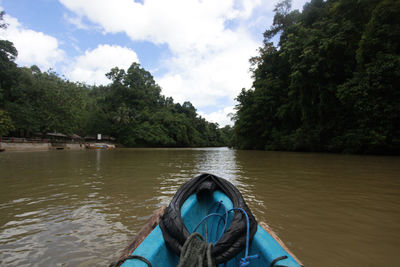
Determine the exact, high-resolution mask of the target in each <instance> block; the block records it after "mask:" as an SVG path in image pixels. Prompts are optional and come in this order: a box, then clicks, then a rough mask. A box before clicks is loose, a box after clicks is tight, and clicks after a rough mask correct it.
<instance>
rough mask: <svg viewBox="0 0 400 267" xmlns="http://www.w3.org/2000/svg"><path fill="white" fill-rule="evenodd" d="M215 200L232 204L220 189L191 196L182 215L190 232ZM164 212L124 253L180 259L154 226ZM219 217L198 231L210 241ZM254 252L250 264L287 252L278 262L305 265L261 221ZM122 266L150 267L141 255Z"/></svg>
mask: <svg viewBox="0 0 400 267" xmlns="http://www.w3.org/2000/svg"><path fill="white" fill-rule="evenodd" d="M216 203H222V205H224V206H225V208H226V209H227V210H229V209H231V208H233V205H232V202H231V200H230V199H229V198H228V197H227V196H226V195H225V194H223V193H222V192H220V191H215V192H214V193H213V195H212V197H211V198H209V199H207V200H203V202H199V201H198V199H197V198H196V195H195V194H193V195H191V196H189V198H188V199H187V200H186V201H185V202H184V204H183V206H182V209H181V216H182V219H183V221H184V223H185V226H186V228H187V229H188V230H189V232H192V231H193V229H194V228H195V227H196V226H197V225H198V223H199V222H200V221H201V220H202V219H203V218H204V216H206V215H207V214H209V213H210V207H213V206H214V207H215V206H216V205H215V204H216ZM162 212H163V209H161V210H160V211H159V212H158V214H156V215H154V216H153V217H152V219H151V220H150V221H151V223H150V224H152V226H151V225H150V226H149V225H147V228H146V227H145V228H144V230H142V231H141V235H142V237H140V236H138V237H137V238H136V239H135V240H134V242H133V243H132V244H131V245H130V246H128V248H127V249H126V251H125V253H127V254H126V255H129V254H131V255H139V256H142V257H144V258H146V259H147V260H149V261H150V262H151V264H152V266H165V267H168V266H171V267H172V266H174V267H175V266H177V264H178V262H179V257H178V256H177V255H175V254H174V253H173V252H172V251H171V250H169V249H168V248H167V246H166V244H165V242H164V238H163V235H162V231H161V229H160V227H159V226H158V225H157V226H155V225H156V224H158V219H159V216H160V215H162ZM213 212H215V211H213ZM218 220H219V219H218V217H215V218H211V219H210V220H207V222H206V223H204V225H202V227H200V228H198V230H197V232H199V233H203V236H207V238H208V241H209V242H210V241H211V242H215V241H216V239H217V238H218V237H217V236H218V235H219V234H218V232H220V231H221V226H219V225H218V224H219V222H218ZM154 226H155V228H154V230H152V231H151V228H152V227H154ZM218 228H219V229H218ZM149 231H151V232H150V234H148V235H147V237H145V236H143V235H144V234H147V233H148V232H149ZM204 234H205V235H204ZM143 239H144V240H143ZM142 240H143V241H142ZM141 241H142V242H141ZM139 243H140V244H139ZM136 246H137V247H136ZM129 250H130V251H129ZM132 250H133V252H132ZM128 251H129V252H128ZM131 252H132V253H131ZM244 253H245V252H244V250H243V251H242V252H241V253H239V254H238V255H237V256H235V257H234V258H232V259H231V260H230V261H228V262H227V263H225V264H220V265H219V266H227V267H230V266H239V262H240V259H241V258H242V257H243V256H244ZM255 254H257V255H258V258H256V259H252V260H251V261H250V265H249V266H254V267H256V266H270V265H271V263H272V262H273V261H274V260H276V259H278V258H280V257H282V256H286V257H287V258H285V259H282V260H279V261H278V262H276V265H283V266H288V267H298V266H303V265H302V263H301V262H300V261H299V260H298V259H297V258H296V257H295V256H294V255H293V253H291V252H290V251H289V249H288V248H287V247H286V246H285V245H284V244H283V242H282V241H281V240H280V239H279V238H278V237H277V236H276V234H274V233H273V232H272V230H271V229H270V228H269V227H268V226H267V225H266V224H265V223H260V224H259V225H258V228H257V232H256V234H255V235H254V237H253V240H252V242H251V244H250V247H249V255H255ZM123 256H124V255H123ZM121 266H123V267H133V266H135V267H147V266H148V265H147V264H146V263H145V262H143V261H141V260H139V259H129V260H126V261H125V262H124V263H123V264H122V265H121Z"/></svg>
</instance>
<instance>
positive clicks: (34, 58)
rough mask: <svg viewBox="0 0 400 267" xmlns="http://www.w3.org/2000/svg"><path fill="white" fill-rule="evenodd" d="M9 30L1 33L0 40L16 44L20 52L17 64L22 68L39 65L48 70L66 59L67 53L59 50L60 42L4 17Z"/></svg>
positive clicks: (14, 19)
mask: <svg viewBox="0 0 400 267" xmlns="http://www.w3.org/2000/svg"><path fill="white" fill-rule="evenodd" d="M4 20H5V22H6V23H7V24H8V27H7V29H5V30H1V31H0V39H6V40H9V41H11V42H13V43H14V46H15V48H16V49H17V50H18V57H17V59H16V63H18V64H19V65H21V66H31V65H34V64H35V65H38V66H39V67H40V68H41V69H44V70H47V69H49V68H51V67H54V65H55V64H56V63H57V62H60V61H62V60H63V59H64V58H65V52H64V51H63V50H62V49H60V48H59V43H58V40H57V39H56V38H54V37H52V36H50V35H46V34H44V33H42V32H36V31H33V30H30V29H26V28H25V27H24V26H23V25H21V23H19V22H18V20H17V19H16V18H14V17H11V16H9V15H5V16H4Z"/></svg>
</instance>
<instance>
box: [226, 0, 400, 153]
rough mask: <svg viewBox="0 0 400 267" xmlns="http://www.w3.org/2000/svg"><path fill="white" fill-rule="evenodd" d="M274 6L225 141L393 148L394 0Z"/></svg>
mask: <svg viewBox="0 0 400 267" xmlns="http://www.w3.org/2000/svg"><path fill="white" fill-rule="evenodd" d="M274 11H275V17H274V21H273V25H272V26H271V28H270V29H268V30H267V31H266V32H265V33H264V44H263V46H262V47H261V48H260V49H259V54H258V56H256V57H254V58H252V59H251V63H252V74H253V79H254V81H253V87H252V88H251V89H249V90H245V89H243V90H242V92H241V93H240V94H239V96H238V97H237V101H238V103H239V104H238V105H237V106H236V110H237V113H236V117H235V126H234V140H233V144H234V145H235V146H237V147H238V148H246V149H267V150H289V151H329V152H346V153H384V154H399V153H400V87H399V86H400V1H398V0H327V1H323V0H312V1H311V2H310V3H307V4H306V5H305V6H304V8H303V11H302V12H299V11H297V10H296V11H291V2H290V1H289V0H284V1H282V2H280V3H279V4H277V6H276V8H275V10H274ZM274 43H275V44H274Z"/></svg>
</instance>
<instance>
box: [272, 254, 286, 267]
mask: <svg viewBox="0 0 400 267" xmlns="http://www.w3.org/2000/svg"><path fill="white" fill-rule="evenodd" d="M287 258H288V256H286V255H285V256H280V257H278V258H276V259H274V260H273V261H272V262H271V264H270V265H269V267H287V266H286V265H275V263H277V262H278V261H281V260H284V259H287Z"/></svg>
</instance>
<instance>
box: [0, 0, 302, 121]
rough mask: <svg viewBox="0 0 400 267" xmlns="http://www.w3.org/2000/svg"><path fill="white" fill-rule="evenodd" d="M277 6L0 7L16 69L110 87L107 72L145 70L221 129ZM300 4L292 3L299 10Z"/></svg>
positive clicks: (227, 2)
mask: <svg viewBox="0 0 400 267" xmlns="http://www.w3.org/2000/svg"><path fill="white" fill-rule="evenodd" d="M277 2H278V0H135V1H134V0H112V1H110V0H35V1H32V0H0V10H4V11H5V12H6V16H5V22H6V23H7V24H8V28H7V29H6V30H0V39H7V40H10V41H12V42H13V43H14V46H15V47H16V48H17V50H18V57H17V59H16V63H17V64H18V65H19V66H28V67H29V66H31V65H37V66H39V67H40V69H41V70H42V71H46V70H49V69H52V70H53V71H56V72H57V73H58V74H59V75H61V76H63V77H65V78H66V79H69V80H71V81H77V82H84V83H86V84H89V85H93V84H96V85H100V84H103V85H106V84H108V83H110V80H108V79H107V78H106V76H105V74H106V73H107V72H109V71H110V69H111V68H113V67H119V68H120V69H127V68H128V67H129V66H130V65H131V64H132V63H133V62H137V63H140V64H141V66H142V67H143V68H145V69H146V70H148V71H150V72H151V73H152V75H153V76H154V78H155V80H156V82H157V83H158V84H159V85H160V86H161V88H162V94H163V95H165V96H172V97H173V99H174V101H175V102H179V103H183V102H184V101H190V102H191V103H192V104H193V105H194V106H195V107H196V109H197V111H198V113H199V114H200V115H201V116H202V117H204V118H206V119H207V120H208V121H212V122H217V123H218V124H219V125H220V126H221V127H223V126H225V125H228V124H229V125H232V124H233V123H232V121H231V120H230V116H229V114H230V113H233V112H234V107H235V105H236V104H237V103H236V101H235V98H236V96H237V95H238V94H239V92H240V91H241V89H242V88H246V89H249V88H251V85H252V79H251V73H250V71H249V68H250V64H249V59H250V58H251V57H253V56H256V55H257V49H258V48H259V47H260V46H262V40H263V33H264V31H265V30H266V29H268V28H269V27H270V26H271V24H272V20H273V16H274V12H273V9H274V6H275V4H276V3H277ZM305 2H306V1H305V0H292V9H299V10H302V7H303V5H304V4H305Z"/></svg>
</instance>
